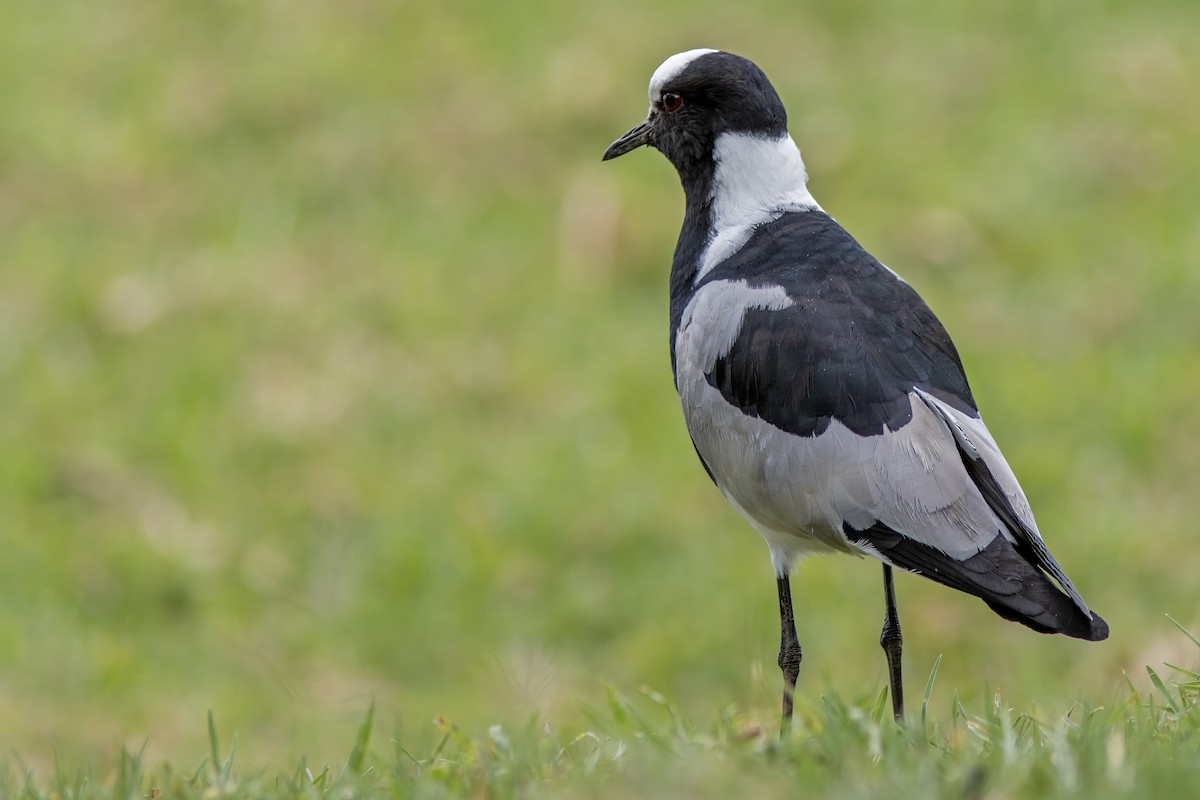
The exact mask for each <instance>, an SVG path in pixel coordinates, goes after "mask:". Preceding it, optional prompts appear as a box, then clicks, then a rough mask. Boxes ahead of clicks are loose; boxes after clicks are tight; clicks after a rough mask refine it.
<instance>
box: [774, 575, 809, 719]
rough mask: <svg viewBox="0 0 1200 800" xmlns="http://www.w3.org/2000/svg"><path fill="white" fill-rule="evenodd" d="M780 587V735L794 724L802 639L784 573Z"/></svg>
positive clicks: (780, 579) (789, 585)
mask: <svg viewBox="0 0 1200 800" xmlns="http://www.w3.org/2000/svg"><path fill="white" fill-rule="evenodd" d="M776 584H777V587H778V589H779V669H780V670H782V671H783V721H782V723H781V725H780V735H783V734H786V733H787V732H788V730H789V729H790V728H791V726H792V700H793V697H794V696H795V694H796V676H797V675H799V674H800V659H801V658H802V657H803V653H801V652H800V641H799V639H797V638H796V619H795V617H794V616H792V587H791V584H790V583H788V578H787V576H786V575H784V576H783V577H781V578H778V579H777V580H776Z"/></svg>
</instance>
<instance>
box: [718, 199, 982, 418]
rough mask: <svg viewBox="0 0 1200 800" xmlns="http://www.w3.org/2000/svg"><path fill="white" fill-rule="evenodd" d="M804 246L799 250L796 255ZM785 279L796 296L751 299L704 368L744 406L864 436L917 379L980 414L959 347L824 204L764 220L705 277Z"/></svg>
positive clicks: (897, 413)
mask: <svg viewBox="0 0 1200 800" xmlns="http://www.w3.org/2000/svg"><path fill="white" fill-rule="evenodd" d="M797 254H799V255H797ZM731 279H734V280H745V281H747V282H748V283H749V285H751V286H761V285H778V286H781V287H783V289H784V290H785V291H786V292H787V294H788V296H789V297H790V298H791V299H792V301H793V303H794V305H792V306H790V307H788V308H785V309H782V310H779V311H767V310H764V309H750V310H748V311H747V312H746V315H745V318H744V322H743V325H742V328H741V330H740V332H739V334H738V336H737V338H736V339H735V341H734V343H733V347H732V348H731V349H730V351H729V352H728V353H727V354H725V355H724V356H723V357H721V358H719V359H717V362H716V364H715V365H714V367H713V369H712V371H710V372H709V373H708V374H707V375H706V377H707V379H708V382H709V384H711V385H712V386H713V387H714V388H716V389H717V390H718V391H720V392H721V394H722V395H723V396H724V397H725V399H726V400H727V401H729V402H730V403H732V404H733V405H735V406H737V407H738V408H740V409H741V410H742V411H744V412H745V413H746V414H749V415H752V416H756V417H759V418H760V419H762V420H764V421H766V422H768V423H770V424H772V425H774V426H775V427H777V428H779V429H781V430H784V431H787V432H788V433H793V434H796V435H799V436H815V435H819V434H821V433H822V432H823V431H824V430H825V429H826V428H827V427H828V425H829V422H830V421H831V420H833V419H836V420H838V421H840V422H841V423H842V424H844V425H846V427H848V428H850V430H852V431H854V432H855V433H858V434H859V435H862V436H869V435H875V434H881V433H883V432H884V430H896V429H898V428H901V427H903V426H904V425H905V424H907V423H908V421H909V420H910V419H911V418H912V409H911V403H910V400H909V398H908V395H909V393H910V392H911V391H912V389H913V387H919V388H921V389H923V390H925V391H926V392H928V393H930V394H931V395H933V396H935V397H937V398H939V399H941V400H943V401H945V402H946V403H949V404H950V405H951V406H953V407H954V408H955V409H958V410H960V411H963V412H964V413H967V414H970V415H971V416H973V417H975V416H978V411H977V409H976V406H975V400H974V398H973V397H972V396H971V389H970V386H969V385H968V384H967V378H966V375H965V374H964V372H963V368H962V362H961V361H960V360H959V357H958V352H957V351H956V350H955V348H954V344H953V343H952V342H951V341H950V337H949V335H948V334H947V333H946V330H945V328H943V327H942V324H941V323H940V322H939V321H938V319H937V317H935V316H934V314H933V312H932V311H930V310H929V307H928V306H927V305H925V302H924V301H923V300H921V298H920V296H919V295H918V294H917V293H916V292H915V291H914V290H913V289H912V287H910V286H909V285H908V284H906V283H904V282H903V281H901V280H900V279H899V278H897V277H896V276H895V275H894V274H893V273H892V272H890V271H889V270H888V269H887V268H886V267H884V266H883V265H882V264H880V263H879V262H878V261H876V260H875V259H874V258H873V257H872V256H871V255H870V254H869V253H867V252H866V251H865V250H864V249H863V248H862V246H861V245H859V244H858V242H856V241H855V240H854V239H853V238H852V237H851V236H850V235H849V234H848V233H846V231H845V230H843V229H842V227H841V226H840V225H838V224H837V223H836V222H834V221H833V220H832V219H831V218H830V217H829V216H828V215H826V214H824V213H822V212H819V211H807V212H796V213H790V214H785V215H784V216H782V217H780V218H779V219H778V220H776V221H775V222H772V223H769V224H767V225H764V226H762V227H761V228H759V229H758V230H757V231H756V232H755V234H754V235H753V236H752V237H751V238H750V240H749V241H748V242H747V243H746V245H745V246H744V247H742V249H741V250H739V251H738V252H737V253H736V254H735V255H733V256H732V257H730V258H729V259H728V260H727V261H725V262H724V263H722V264H720V265H719V266H718V267H717V268H715V269H714V270H713V271H712V272H711V273H710V274H709V275H707V276H705V282H706V283H707V282H709V281H713V280H731Z"/></svg>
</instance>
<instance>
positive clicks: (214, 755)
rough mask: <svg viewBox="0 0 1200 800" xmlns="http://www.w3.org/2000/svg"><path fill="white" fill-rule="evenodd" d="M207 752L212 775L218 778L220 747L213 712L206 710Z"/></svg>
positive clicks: (219, 771) (219, 773)
mask: <svg viewBox="0 0 1200 800" xmlns="http://www.w3.org/2000/svg"><path fill="white" fill-rule="evenodd" d="M208 752H209V758H211V759H212V770H213V777H214V778H217V779H218V780H219V779H220V777H221V748H220V747H218V746H217V723H216V721H215V720H214V719H213V712H212V709H211V708H210V709H209V710H208Z"/></svg>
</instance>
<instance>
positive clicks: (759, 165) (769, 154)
mask: <svg viewBox="0 0 1200 800" xmlns="http://www.w3.org/2000/svg"><path fill="white" fill-rule="evenodd" d="M679 172H680V180H681V181H682V183H683V191H684V194H685V196H686V198H687V206H686V209H685V211H684V215H683V228H682V229H681V230H680V232H679V241H678V243H677V244H676V245H675V257H674V259H673V261H672V264H671V332H672V333H671V335H672V342H673V340H674V333H675V330H676V329H677V327H678V324H679V320H680V318H681V317H682V314H683V308H684V306H685V305H686V304H687V301H688V299H689V298H690V296H691V293H692V292H693V291H694V289H695V287H696V286H697V285H698V284H699V282H700V281H701V280H702V279H703V278H704V276H705V275H707V274H708V272H709V271H710V270H712V268H713V267H715V266H716V265H717V264H719V263H721V262H722V261H724V260H725V259H726V258H728V257H729V256H731V255H733V254H734V253H736V252H737V251H738V250H739V249H741V247H742V245H744V244H745V243H746V240H747V239H749V238H750V235H751V234H752V233H753V232H754V230H755V229H756V228H757V227H758V226H760V225H763V224H765V223H767V222H771V221H773V220H776V219H778V218H779V217H780V216H782V215H783V214H786V213H787V212H789V211H807V210H811V209H818V210H819V209H820V206H819V205H817V201H816V200H814V199H813V196H812V195H811V194H810V193H809V191H808V186H807V183H808V173H807V171H806V170H805V169H804V160H803V159H802V158H801V157H800V149H799V148H797V147H796V143H795V142H793V141H792V137H791V136H788V135H787V134H786V133H785V134H784V135H783V136H780V137H764V136H755V135H753V134H747V133H724V134H721V135H720V136H718V137H717V140H716V143H715V145H714V146H713V152H712V159H711V160H710V161H707V162H705V163H703V164H701V165H699V166H698V167H696V168H693V169H682V168H681V169H680V171H679ZM672 356H673V354H672Z"/></svg>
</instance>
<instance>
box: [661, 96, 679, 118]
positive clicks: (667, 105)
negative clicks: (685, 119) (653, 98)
mask: <svg viewBox="0 0 1200 800" xmlns="http://www.w3.org/2000/svg"><path fill="white" fill-rule="evenodd" d="M662 106H663V111H666V112H667V113H668V114H674V113H675V112H676V111H678V110H679V109H681V108H683V98H682V97H680V96H679V95H677V94H675V92H666V93H664V94H663V96H662Z"/></svg>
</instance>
